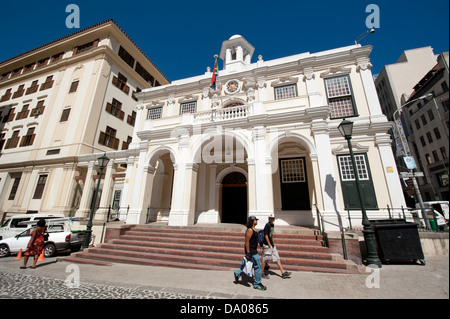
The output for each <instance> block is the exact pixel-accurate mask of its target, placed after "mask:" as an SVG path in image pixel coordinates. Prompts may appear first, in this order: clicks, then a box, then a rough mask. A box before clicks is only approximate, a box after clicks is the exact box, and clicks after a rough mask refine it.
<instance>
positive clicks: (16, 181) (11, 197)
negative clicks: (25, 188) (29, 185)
mask: <svg viewBox="0 0 450 319" xmlns="http://www.w3.org/2000/svg"><path fill="white" fill-rule="evenodd" d="M19 184H20V177H17V178H15V179H14V182H13V185H12V188H11V193H9V197H8V200H14V199H15V198H16V193H17V189H18V188H19Z"/></svg>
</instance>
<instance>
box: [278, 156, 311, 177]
mask: <svg viewBox="0 0 450 319" xmlns="http://www.w3.org/2000/svg"><path fill="white" fill-rule="evenodd" d="M281 181H282V182H283V183H300V182H305V181H306V178H305V170H304V165H303V159H302V158H297V159H289V160H281Z"/></svg>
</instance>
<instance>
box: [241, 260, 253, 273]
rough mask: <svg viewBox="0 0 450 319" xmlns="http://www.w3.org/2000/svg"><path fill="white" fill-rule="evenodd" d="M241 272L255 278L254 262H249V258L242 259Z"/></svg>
mask: <svg viewBox="0 0 450 319" xmlns="http://www.w3.org/2000/svg"><path fill="white" fill-rule="evenodd" d="M241 270H242V271H243V272H244V273H245V274H246V275H247V276H249V277H253V262H251V261H250V260H247V257H244V258H242V264H241Z"/></svg>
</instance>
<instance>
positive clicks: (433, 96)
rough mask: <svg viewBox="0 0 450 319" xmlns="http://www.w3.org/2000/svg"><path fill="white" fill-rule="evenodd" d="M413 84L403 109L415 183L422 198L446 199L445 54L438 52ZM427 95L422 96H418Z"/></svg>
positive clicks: (446, 93) (447, 82)
mask: <svg viewBox="0 0 450 319" xmlns="http://www.w3.org/2000/svg"><path fill="white" fill-rule="evenodd" d="M436 62H437V63H436V65H435V66H433V68H431V69H430V70H429V72H427V73H426V74H425V76H424V77H423V78H422V79H421V80H420V81H418V83H417V84H416V85H415V86H414V91H413V93H412V94H411V95H410V97H409V99H408V101H407V102H406V107H405V109H404V113H405V114H406V116H407V122H408V124H409V127H410V129H409V132H410V134H409V136H408V143H409V145H410V149H411V153H412V155H414V157H415V159H416V164H417V167H418V170H420V171H421V172H423V173H424V177H423V178H419V187H420V190H421V193H422V197H423V199H424V201H435V200H447V201H448V200H449V198H450V193H449V177H448V175H449V160H448V158H449V145H448V141H449V136H448V133H449V97H448V88H449V71H448V65H449V56H448V52H445V53H442V54H440V55H439V56H438V58H437V61H436ZM425 96H429V97H427V98H424V99H419V100H418V98H420V97H425Z"/></svg>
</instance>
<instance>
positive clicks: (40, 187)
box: [33, 175, 48, 199]
mask: <svg viewBox="0 0 450 319" xmlns="http://www.w3.org/2000/svg"><path fill="white" fill-rule="evenodd" d="M47 176H48V175H39V179H38V182H37V185H36V190H35V191H34V196H33V199H42V195H43V194H44V188H45V183H46V182H47Z"/></svg>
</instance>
